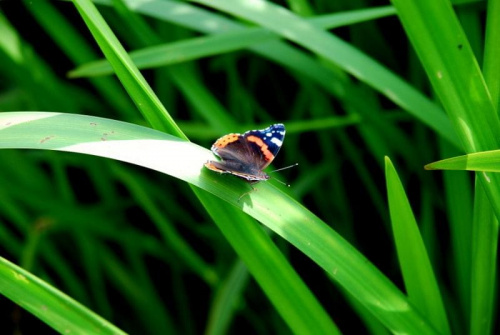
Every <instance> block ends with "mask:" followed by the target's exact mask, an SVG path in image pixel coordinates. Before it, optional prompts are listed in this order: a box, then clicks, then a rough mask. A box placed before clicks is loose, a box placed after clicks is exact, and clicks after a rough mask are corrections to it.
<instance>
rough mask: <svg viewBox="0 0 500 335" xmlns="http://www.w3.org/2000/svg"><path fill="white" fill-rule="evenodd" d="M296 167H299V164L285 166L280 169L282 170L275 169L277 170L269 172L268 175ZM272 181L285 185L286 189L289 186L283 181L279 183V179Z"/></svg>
mask: <svg viewBox="0 0 500 335" xmlns="http://www.w3.org/2000/svg"><path fill="white" fill-rule="evenodd" d="M297 165H299V163H295V164H292V165H290V166H285V167H282V168H280V169H277V170H274V171H271V172H269V173H273V172H278V171H281V170H286V169H289V168H292V167H295V166H297ZM273 179H274V180H276V181H277V182H279V183H280V184H283V185H285V186H286V187H290V184H287V183H285V182H284V181H281V180H279V179H277V178H273Z"/></svg>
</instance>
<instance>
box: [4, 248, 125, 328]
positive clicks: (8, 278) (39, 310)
mask: <svg viewBox="0 0 500 335" xmlns="http://www.w3.org/2000/svg"><path fill="white" fill-rule="evenodd" d="M0 294H2V295H5V296H7V297H8V298H9V299H11V300H12V301H15V302H16V303H17V304H18V305H20V306H21V307H23V308H25V309H27V310H29V311H30V312H31V313H33V314H34V315H36V316H37V317H39V318H40V319H41V320H43V321H44V322H46V323H47V324H49V325H50V326H51V327H52V328H54V329H55V330H57V331H59V332H60V333H61V334H68V333H71V334H81V335H84V334H89V333H94V334H110V335H111V334H112V335H116V334H125V333H124V332H123V331H121V330H120V329H118V328H116V327H115V326H113V325H112V324H110V323H109V322H107V321H106V320H104V319H102V318H101V317H100V316H98V315H96V314H94V313H93V312H92V311H90V310H88V309H87V308H86V307H84V306H82V305H80V304H79V303H78V302H76V301H74V300H73V299H71V298H70V297H68V296H67V295H66V294H64V293H62V292H61V291H59V290H57V289H55V288H54V287H53V286H51V285H49V284H47V283H46V282H44V281H43V280H41V279H39V278H37V277H35V276H34V275H32V274H31V273H29V272H27V271H25V270H23V269H21V268H20V267H18V266H16V265H14V264H12V263H11V262H9V261H7V260H6V259H4V258H2V257H0Z"/></svg>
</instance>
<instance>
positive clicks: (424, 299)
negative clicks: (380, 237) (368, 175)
mask: <svg viewBox="0 0 500 335" xmlns="http://www.w3.org/2000/svg"><path fill="white" fill-rule="evenodd" d="M385 173H386V182H387V197H388V200H389V211H390V214H391V223H392V229H393V233H394V240H395V242H396V250H397V253H398V258H399V264H400V266H401V271H402V273H403V278H404V282H405V287H406V290H407V292H408V299H409V300H410V302H411V303H413V304H414V305H415V307H416V308H418V309H419V310H420V312H421V313H422V314H423V315H425V316H426V317H427V318H428V319H429V321H430V322H431V323H432V324H433V325H434V327H436V329H437V330H438V331H439V333H440V334H451V331H450V327H449V324H448V320H447V317H446V311H445V309H444V304H443V300H442V299H441V293H440V292H439V287H438V284H437V281H436V278H435V276H434V271H433V270H432V266H431V262H430V260H429V257H428V255H427V251H426V249H425V245H424V241H423V240H422V236H421V235H420V231H419V228H418V225H417V222H416V220H415V217H414V215H413V211H412V209H411V207H410V203H409V201H408V198H407V197H406V193H405V190H404V188H403V185H402V184H401V180H400V179H399V176H398V174H397V172H396V169H395V168H394V166H393V165H392V162H391V160H390V159H389V158H388V157H386V158H385Z"/></svg>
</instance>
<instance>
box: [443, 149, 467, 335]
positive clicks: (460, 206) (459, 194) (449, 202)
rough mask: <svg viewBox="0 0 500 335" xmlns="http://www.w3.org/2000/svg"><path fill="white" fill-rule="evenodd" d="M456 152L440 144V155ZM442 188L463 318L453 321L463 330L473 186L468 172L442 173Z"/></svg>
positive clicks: (456, 288) (465, 326)
mask: <svg viewBox="0 0 500 335" xmlns="http://www.w3.org/2000/svg"><path fill="white" fill-rule="evenodd" d="M457 152H458V150H457V149H456V148H453V147H451V146H450V145H449V144H447V143H444V141H441V154H442V155H443V156H445V157H446V156H449V155H451V154H452V153H454V154H456V153H457ZM444 186H445V194H446V206H447V211H448V220H449V222H450V223H449V226H450V228H449V229H450V234H451V245H452V248H453V252H452V257H453V264H454V267H453V271H452V273H453V276H454V277H455V280H454V284H453V286H454V289H455V292H456V295H457V296H458V306H457V312H458V313H460V314H461V315H462V317H460V318H456V320H457V322H463V321H465V323H462V325H461V328H464V329H466V328H467V325H468V324H469V316H470V299H471V297H470V288H471V285H470V278H471V258H472V256H471V252H472V251H471V250H472V240H471V236H472V225H471V223H472V208H473V198H472V187H471V186H472V184H471V176H470V173H468V172H465V171H463V172H457V171H445V173H444Z"/></svg>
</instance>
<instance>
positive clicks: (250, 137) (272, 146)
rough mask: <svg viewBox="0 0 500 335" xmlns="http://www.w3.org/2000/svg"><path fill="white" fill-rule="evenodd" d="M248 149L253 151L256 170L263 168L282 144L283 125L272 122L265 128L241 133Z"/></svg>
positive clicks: (283, 137)
mask: <svg viewBox="0 0 500 335" xmlns="http://www.w3.org/2000/svg"><path fill="white" fill-rule="evenodd" d="M243 137H244V138H245V139H246V143H247V146H248V147H249V149H248V150H249V151H250V152H252V153H253V155H252V159H253V163H254V165H255V166H256V168H257V169H258V170H260V171H261V170H263V169H265V168H266V167H268V166H269V164H271V162H272V161H273V160H274V158H275V157H276V155H277V154H278V152H279V151H280V149H281V146H282V145H283V140H284V139H285V126H284V125H283V124H281V123H277V124H273V125H271V126H269V127H267V128H266V129H262V130H250V131H247V132H246V133H244V134H243Z"/></svg>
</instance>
